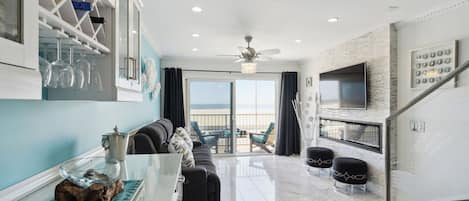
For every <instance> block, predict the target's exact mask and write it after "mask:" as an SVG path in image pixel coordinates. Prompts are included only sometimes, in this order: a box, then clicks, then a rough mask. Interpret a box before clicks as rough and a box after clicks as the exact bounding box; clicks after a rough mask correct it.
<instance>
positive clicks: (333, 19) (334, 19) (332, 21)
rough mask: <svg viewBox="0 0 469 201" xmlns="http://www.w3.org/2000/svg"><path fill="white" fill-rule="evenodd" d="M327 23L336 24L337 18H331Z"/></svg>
mask: <svg viewBox="0 0 469 201" xmlns="http://www.w3.org/2000/svg"><path fill="white" fill-rule="evenodd" d="M327 21H328V22H331V23H334V22H338V21H339V18H338V17H333V18H329V19H328V20H327Z"/></svg>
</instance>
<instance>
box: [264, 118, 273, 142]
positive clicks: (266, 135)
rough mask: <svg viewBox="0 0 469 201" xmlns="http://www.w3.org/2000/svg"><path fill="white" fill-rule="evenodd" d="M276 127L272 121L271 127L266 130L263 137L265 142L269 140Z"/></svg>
mask: <svg viewBox="0 0 469 201" xmlns="http://www.w3.org/2000/svg"><path fill="white" fill-rule="evenodd" d="M274 128H275V123H274V122H270V124H269V127H268V128H267V130H266V131H265V132H264V138H263V141H264V142H267V140H268V139H269V135H270V134H272V131H273V130H274Z"/></svg>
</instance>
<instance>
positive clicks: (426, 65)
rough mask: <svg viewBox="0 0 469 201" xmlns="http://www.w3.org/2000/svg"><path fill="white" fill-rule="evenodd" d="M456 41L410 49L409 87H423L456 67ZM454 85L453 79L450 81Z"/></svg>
mask: <svg viewBox="0 0 469 201" xmlns="http://www.w3.org/2000/svg"><path fill="white" fill-rule="evenodd" d="M457 51H458V49H457V41H451V42H448V43H441V44H438V45H435V46H431V47H427V48H420V49H416V50H412V51H411V88H412V89H423V88H426V87H428V86H430V85H432V84H434V83H436V82H438V81H440V80H441V79H442V78H443V77H444V76H446V75H448V74H449V73H450V72H452V71H453V70H454V69H455V68H456V67H457V56H458V52H457ZM452 83H453V84H452V87H455V84H456V82H455V80H454V79H453V81H452Z"/></svg>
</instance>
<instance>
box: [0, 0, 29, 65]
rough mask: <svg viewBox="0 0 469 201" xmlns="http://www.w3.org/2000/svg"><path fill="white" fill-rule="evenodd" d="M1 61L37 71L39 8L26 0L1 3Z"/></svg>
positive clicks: (3, 1) (10, 0)
mask: <svg viewBox="0 0 469 201" xmlns="http://www.w3.org/2000/svg"><path fill="white" fill-rule="evenodd" d="M0 47H2V48H1V54H0V61H1V62H2V63H4V64H5V63H6V64H9V65H12V66H17V67H24V68H31V69H37V68H38V67H37V58H38V56H37V47H38V25H37V6H36V5H35V4H33V3H26V2H25V0H1V1H0Z"/></svg>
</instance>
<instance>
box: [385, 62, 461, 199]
mask: <svg viewBox="0 0 469 201" xmlns="http://www.w3.org/2000/svg"><path fill="white" fill-rule="evenodd" d="M468 68H469V60H467V61H466V62H464V64H462V65H461V66H459V67H457V68H456V69H455V70H454V71H452V72H451V73H449V74H448V75H447V76H445V77H444V78H443V79H442V80H441V81H439V82H437V83H435V84H433V85H432V86H430V87H429V88H427V89H426V90H424V91H423V92H422V93H421V94H420V95H418V96H417V97H415V98H413V99H412V100H411V101H409V103H407V104H406V105H405V106H404V107H402V108H401V109H399V110H397V111H395V112H392V113H391V115H389V116H388V117H387V118H386V149H385V150H386V154H385V161H386V201H391V132H390V131H391V121H392V120H394V119H396V118H397V117H398V116H399V115H401V114H402V113H404V112H406V111H407V110H409V109H410V108H412V107H413V106H414V105H416V104H417V103H419V102H420V101H422V100H423V99H425V98H426V97H427V96H429V95H430V94H432V93H433V92H435V91H436V90H437V89H439V88H440V87H441V86H443V85H444V84H446V83H447V82H449V81H450V80H451V79H453V78H455V77H456V76H458V75H459V74H461V73H462V72H464V71H465V70H466V69H468Z"/></svg>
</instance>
